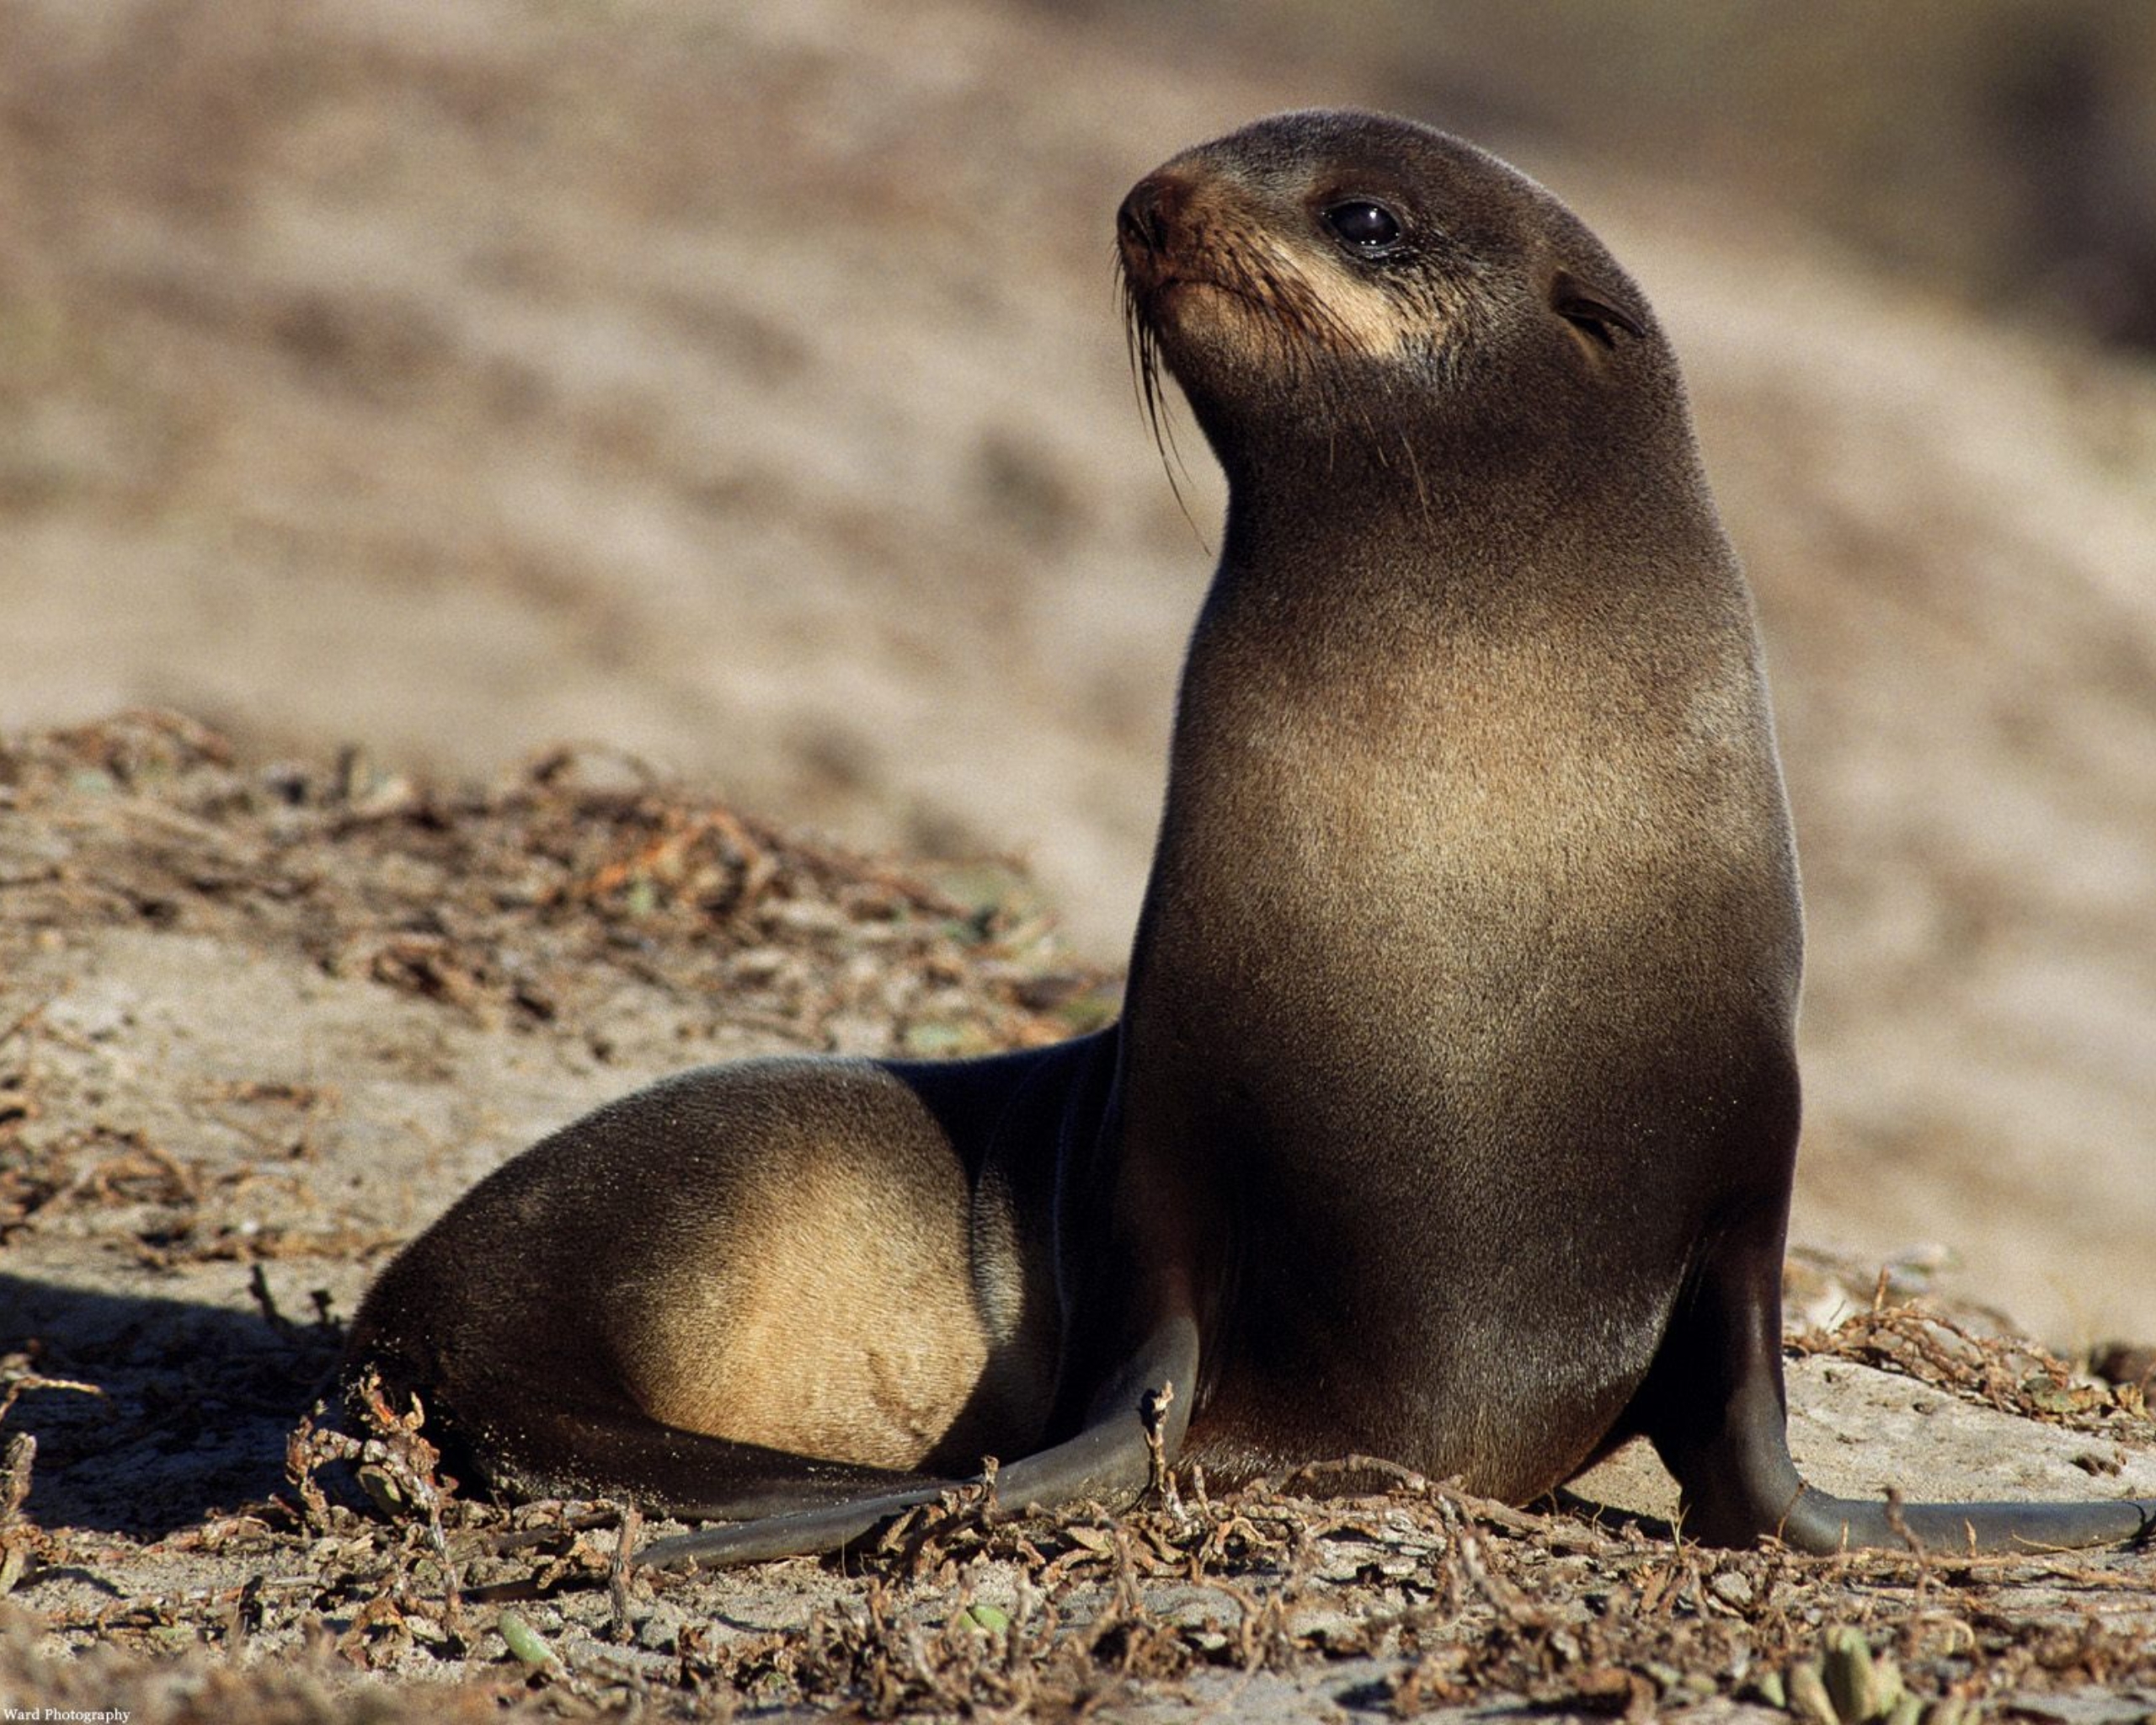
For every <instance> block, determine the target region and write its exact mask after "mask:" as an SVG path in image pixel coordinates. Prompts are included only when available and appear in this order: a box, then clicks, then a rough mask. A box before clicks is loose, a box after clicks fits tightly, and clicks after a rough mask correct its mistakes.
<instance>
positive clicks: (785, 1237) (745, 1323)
mask: <svg viewBox="0 0 2156 1725" xmlns="http://www.w3.org/2000/svg"><path fill="white" fill-rule="evenodd" d="M895 1088H896V1087H894V1089H895ZM878 1103H879V1107H878V1109H877V1110H876V1112H877V1113H878V1114H883V1113H884V1112H886V1110H887V1109H888V1111H889V1112H890V1113H892V1114H899V1113H902V1112H905V1110H906V1105H907V1104H910V1109H911V1111H912V1112H913V1113H915V1114H918V1113H920V1109H919V1104H918V1103H912V1100H911V1098H910V1097H907V1098H905V1103H899V1101H898V1100H897V1099H896V1098H880V1097H879V1098H878ZM862 1124H863V1123H862V1122H860V1121H856V1122H853V1123H851V1130H848V1131H843V1132H841V1133H838V1134H836V1135H835V1140H836V1141H835V1142H834V1143H829V1144H810V1145H797V1146H760V1147H759V1148H758V1150H757V1151H756V1161H755V1164H754V1166H753V1172H749V1171H744V1175H745V1178H743V1179H742V1180H741V1181H740V1182H739V1183H738V1184H737V1186H736V1187H735V1188H734V1190H733V1191H731V1192H729V1193H728V1194H727V1199H726V1213H725V1214H724V1215H721V1216H717V1217H713V1218H712V1219H711V1220H710V1221H709V1224H708V1227H707V1233H706V1238H705V1240H704V1241H703V1242H702V1245H701V1247H700V1249H699V1250H698V1251H697V1252H696V1253H694V1254H693V1259H692V1261H689V1262H683V1263H676V1264H674V1265H671V1266H670V1268H668V1270H667V1271H666V1272H665V1273H664V1278H663V1280H661V1281H659V1282H657V1283H654V1284H653V1285H651V1286H649V1287H647V1288H645V1289H642V1290H635V1291H633V1292H632V1293H631V1294H630V1295H629V1297H628V1299H627V1300H626V1301H625V1302H624V1303H625V1306H627V1307H629V1308H630V1310H629V1311H625V1313H624V1318H625V1322H623V1324H622V1341H623V1343H624V1345H623V1347H622V1354H623V1355H624V1359H623V1365H624V1367H625V1372H626V1375H627V1376H628V1377H629V1379H630V1384H629V1388H630V1390H631V1393H632V1394H633V1395H634V1396H635V1397H637V1399H638V1402H640V1403H641V1404H642V1405H643V1407H644V1409H645V1411H646V1412H648V1413H650V1414H651V1415H652V1416H653V1417H654V1418H658V1419H661V1420H664V1421H665V1422H666V1423H668V1424H670V1425H675V1426H680V1427H682V1428H684V1429H687V1430H691V1431H697V1432H704V1433H707V1434H711V1435H712V1436H714V1437H723V1438H732V1439H736V1440H738V1441H741V1442H745V1443H754V1444H762V1445H768V1446H770V1447H771V1448H773V1449H778V1450H790V1451H792V1452H795V1453H797V1454H800V1455H814V1456H819V1457H822V1458H825V1459H827V1460H831V1461H853V1462H859V1463H865V1464H867V1465H870V1466H878V1467H894V1468H910V1467H913V1466H917V1465H918V1464H919V1463H920V1461H921V1459H922V1458H923V1457H924V1456H926V1455H927V1454H928V1453H929V1452H930V1451H931V1450H932V1449H933V1448H934V1447H935V1445H936V1444H937V1440H938V1439H941V1438H942V1436H943V1434H945V1433H946V1432H947V1431H948V1430H949V1429H950V1427H951V1425H952V1423H953V1420H954V1419H955V1418H957V1416H958V1412H959V1410H960V1409H961V1408H962V1407H963V1406H964V1405H965V1403H966V1402H967V1400H968V1398H969V1397H970V1396H971V1395H972V1393H973V1391H974V1387H975V1386H976V1384H977V1383H978V1382H979V1378H980V1375H981V1371H982V1368H983V1366H984V1365H985V1362H986V1360H987V1357H988V1347H989V1341H988V1337H987V1334H986V1332H985V1327H984V1325H983V1322H982V1319H981V1316H980V1314H979V1311H978V1310H977V1308H976V1306H975V1303H974V1291H973V1286H972V1282H971V1278H970V1274H969V1248H968V1240H967V1228H968V1218H967V1194H966V1189H965V1184H964V1181H963V1178H962V1177H961V1176H960V1175H959V1173H958V1170H957V1168H956V1166H955V1164H953V1165H952V1166H951V1167H949V1168H948V1169H947V1171H946V1170H943V1169H941V1168H939V1167H937V1165H936V1158H934V1157H929V1158H925V1159H918V1160H916V1159H912V1158H906V1157H903V1156H888V1157H887V1156H885V1155H883V1151H887V1150H889V1149H890V1148H891V1147H892V1146H890V1144H889V1138H888V1137H883V1135H878V1136H879V1137H883V1141H882V1142H874V1141H870V1142H868V1143H867V1144H864V1143H863V1141H862V1137H861V1135H860V1134H861V1130H862ZM873 1124H888V1125H889V1127H890V1128H892V1129H893V1132H894V1135H901V1136H907V1135H912V1134H917V1133H921V1132H923V1131H928V1132H932V1131H933V1130H934V1128H933V1127H932V1125H931V1124H929V1123H928V1122H927V1121H926V1119H925V1118H923V1119H920V1120H918V1121H916V1120H914V1119H893V1120H890V1121H888V1122H876V1123H873ZM945 1172H947V1174H948V1178H947V1180H946V1179H945V1178H943V1176H944V1174H945Z"/></svg>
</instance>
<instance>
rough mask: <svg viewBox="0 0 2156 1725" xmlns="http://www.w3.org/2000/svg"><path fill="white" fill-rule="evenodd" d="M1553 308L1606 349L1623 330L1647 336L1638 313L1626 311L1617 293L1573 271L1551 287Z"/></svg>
mask: <svg viewBox="0 0 2156 1725" xmlns="http://www.w3.org/2000/svg"><path fill="white" fill-rule="evenodd" d="M1550 310H1551V311H1553V312H1556V314H1557V315H1558V316H1559V317H1560V318H1563V319H1564V320H1565V321H1566V323H1569V324H1571V325H1572V328H1575V329H1577V330H1578V331H1579V332H1580V333H1581V334H1583V335H1586V336H1588V337H1589V338H1591V339H1593V340H1595V341H1598V342H1599V343H1601V344H1602V345H1603V346H1604V347H1609V348H1614V347H1615V346H1616V345H1617V336H1616V332H1617V331H1618V330H1620V329H1621V330H1623V331H1624V332H1625V334H1627V335H1631V336H1640V335H1645V334H1646V333H1647V331H1646V324H1644V323H1641V321H1640V318H1639V316H1638V314H1637V313H1636V312H1628V311H1626V310H1625V307H1624V306H1623V305H1622V304H1621V303H1620V302H1619V300H1618V298H1617V296H1616V295H1615V294H1613V293H1609V292H1606V291H1604V290H1603V289H1601V288H1598V287H1597V286H1594V285H1593V283H1591V282H1586V281H1582V280H1580V279H1579V277H1578V276H1577V275H1573V274H1572V271H1571V270H1559V271H1558V272H1557V275H1556V280H1553V281H1552V282H1551V283H1550Z"/></svg>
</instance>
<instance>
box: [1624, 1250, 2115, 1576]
mask: <svg viewBox="0 0 2156 1725" xmlns="http://www.w3.org/2000/svg"><path fill="white" fill-rule="evenodd" d="M1781 1262H1782V1226H1781V1223H1780V1218H1779V1217H1778V1216H1775V1215H1772V1214H1771V1213H1769V1212H1765V1211H1762V1212H1760V1213H1758V1214H1757V1215H1754V1216H1753V1217H1752V1218H1751V1219H1750V1220H1749V1221H1748V1222H1747V1223H1744V1224H1740V1225H1739V1226H1737V1227H1735V1228H1733V1229H1732V1230H1731V1231H1729V1232H1728V1233H1726V1234H1725V1235H1724V1236H1723V1237H1722V1239H1721V1242H1719V1243H1718V1245H1717V1246H1716V1247H1715V1249H1714V1251H1713V1252H1712V1253H1711V1255H1710V1257H1709V1258H1708V1260H1707V1262H1706V1263H1705V1264H1704V1265H1703V1266H1702V1267H1701V1269H1700V1273H1699V1274H1698V1275H1697V1276H1696V1277H1695V1278H1694V1283H1693V1285H1692V1286H1691V1287H1690V1288H1689V1290H1688V1291H1687V1295H1686V1298H1685V1300H1684V1304H1683V1306H1682V1307H1681V1309H1680V1310H1679V1311H1678V1315H1677V1316H1676V1319H1675V1320H1674V1322H1673V1323H1672V1325H1671V1327H1670V1332H1669V1334H1668V1337H1667V1338H1665V1339H1664V1341H1663V1343H1662V1352H1661V1354H1660V1355H1658V1356H1657V1359H1656V1361H1655V1369H1654V1371H1653V1373H1652V1375H1651V1376H1650V1378H1649V1381H1648V1384H1647V1387H1646V1391H1644V1392H1643V1393H1642V1396H1641V1404H1640V1407H1639V1409H1638V1411H1637V1416H1636V1418H1637V1423H1639V1424H1641V1425H1643V1426H1644V1428H1645V1429H1646V1432H1647V1433H1648V1434H1649V1436H1651V1437H1652V1439H1653V1440H1654V1445H1655V1448H1656V1449H1657V1450H1658V1451H1659V1452H1660V1453H1661V1455H1662V1461H1663V1463H1664V1464H1665V1465H1666V1466H1668V1469H1669V1471H1670V1472H1671V1473H1673V1474H1674V1475H1675V1476H1676V1478H1677V1483H1678V1487H1679V1488H1680V1490H1681V1491H1682V1493H1683V1494H1684V1531H1685V1532H1686V1533H1687V1534H1688V1535H1690V1536H1691V1537H1693V1538H1694V1539H1697V1540H1699V1541H1701V1542H1702V1543H1704V1544H1706V1545H1715V1546H1747V1545H1750V1544H1752V1543H1753V1541H1756V1540H1759V1539H1763V1538H1768V1537H1773V1538H1776V1539H1780V1541H1783V1542H1784V1543H1785V1544H1786V1545H1788V1546H1793V1547H1794V1548H1795V1549H1796V1550H1798V1551H1810V1552H1813V1553H1817V1554H1821V1555H1824V1554H1827V1553H1830V1552H1834V1551H1856V1550H1862V1549H1866V1548H1870V1549H1878V1550H1887V1549H1900V1550H1906V1549H1907V1548H1908V1546H1909V1544H1910V1542H1911V1541H1915V1542H1916V1543H1918V1544H1919V1545H1922V1546H1928V1547H1930V1548H1932V1549H1934V1550H1937V1551H1964V1552H1968V1551H2042V1550H2054V1551H2056V1550H2064V1549H2071V1548H2074V1547H2079V1546H2109V1545H2123V1544H2127V1543H2128V1542H2145V1541H2150V1540H2156V1502H2151V1501H2149V1500H2148V1499H2145V1498H2111V1499H2109V1500H2105V1499H2101V1498H2098V1499H2094V1500H2089V1501H2084V1502H2078V1503H2068V1502H2051V1501H2041V1500H2032V1501H2029V1502H2023V1503H1900V1504H1888V1503H1881V1502H1874V1501H1871V1500H1870V1499H1865V1498H1836V1497H1832V1496H1829V1495H1828V1493H1825V1492H1822V1491H1819V1490H1817V1489H1815V1488H1814V1487H1811V1486H1808V1485H1806V1483H1805V1482H1804V1480H1803V1477H1801V1475H1800V1474H1799V1473H1798V1472H1797V1471H1796V1463H1795V1462H1794V1461H1791V1460H1790V1453H1789V1435H1788V1401H1787V1397H1786V1393H1785V1391H1784V1389H1783V1386H1782V1364H1781V1310H1782V1307H1781Z"/></svg>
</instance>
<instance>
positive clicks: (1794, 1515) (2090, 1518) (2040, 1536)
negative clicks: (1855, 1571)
mask: <svg viewBox="0 0 2156 1725" xmlns="http://www.w3.org/2000/svg"><path fill="white" fill-rule="evenodd" d="M1773 1531H1775V1532H1778V1533H1780V1535H1781V1537H1782V1539H1783V1540H1784V1541H1786V1542H1787V1543H1788V1544H1790V1545H1791V1546H1796V1549H1797V1550H1798V1551H1817V1552H1828V1551H1842V1550H1844V1549H1848V1550H1854V1549H1856V1548H1858V1547H1860V1546H1903V1547H1906V1546H1908V1543H1909V1541H1912V1540H1913V1541H1916V1542H1917V1543H1918V1544H1919V1545H1921V1546H1926V1547H1928V1548H1929V1549H1930V1550H1932V1551H1948V1552H1956V1551H2064V1550H2071V1549H2073V1548H2075V1547H2078V1546H2121V1545H2127V1544H2133V1543H2138V1542H2140V1541H2148V1540H2152V1539H2156V1501H2152V1500H2150V1499H2148V1498H2113V1499H2111V1501H2109V1502H2104V1501H2101V1500H2098V1501H2096V1502H2093V1503H2052V1502H2032V1503H1903V1504H1902V1505H1900V1506H1899V1508H1898V1509H1894V1508H1891V1507H1890V1506H1889V1505H1887V1504H1885V1503H1872V1502H1870V1501H1869V1500H1868V1499H1864V1498H1830V1497H1828V1495H1827V1493H1824V1492H1820V1491H1814V1490H1813V1489H1812V1487H1810V1486H1806V1487H1805V1488H1804V1490H1803V1492H1802V1493H1801V1495H1800V1496H1799V1497H1798V1498H1797V1500H1796V1503H1795V1504H1794V1505H1793V1506H1792V1507H1791V1508H1790V1511H1789V1513H1788V1514H1786V1515H1785V1516H1784V1517H1783V1518H1782V1523H1781V1525H1780V1527H1779V1528H1778V1529H1774V1530H1773Z"/></svg>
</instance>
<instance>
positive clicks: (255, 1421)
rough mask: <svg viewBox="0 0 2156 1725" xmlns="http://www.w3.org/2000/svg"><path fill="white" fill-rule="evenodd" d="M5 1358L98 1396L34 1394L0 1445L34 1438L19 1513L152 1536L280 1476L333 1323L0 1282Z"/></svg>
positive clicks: (19, 1279)
mask: <svg viewBox="0 0 2156 1725" xmlns="http://www.w3.org/2000/svg"><path fill="white" fill-rule="evenodd" d="M0 1314H4V1316H0V1353H4V1354H16V1353H19V1352H20V1351H21V1350H23V1349H24V1348H25V1347H27V1346H29V1345H30V1344H32V1343H35V1349H34V1357H33V1359H32V1361H31V1365H30V1369H31V1370H34V1371H35V1372H36V1373H37V1374H38V1375H40V1376H44V1377H47V1378H72V1379H77V1380H80V1381H83V1382H86V1383H91V1384H94V1385H96V1386H98V1387H99V1389H100V1390H102V1391H104V1393H103V1394H102V1395H96V1396H91V1395H84V1394H83V1393H81V1392H80V1391H71V1390H59V1389H43V1390H39V1389H33V1390H28V1391H24V1393H23V1394H22V1396H21V1397H20V1398H19V1400H18V1401H17V1402H15V1404H14V1406H13V1408H12V1409H10V1410H9V1411H8V1416H7V1420H6V1423H5V1425H4V1427H0V1437H4V1436H7V1435H11V1434H13V1433H16V1432H24V1431H26V1432H29V1433H30V1434H32V1435H33V1436H35V1438H36V1439H37V1459H36V1463H35V1470H34V1471H33V1473H32V1475H31V1480H30V1493H29V1500H28V1503H27V1504H26V1506H25V1510H26V1513H27V1514H28V1515H29V1517H30V1519H32V1520H34V1521H35V1522H37V1523H38V1524H40V1525H42V1526H45V1527H84V1528H95V1529H99V1530H104V1531H108V1532H112V1533H119V1534H125V1535H130V1536H132V1537H135V1538H139V1539H156V1538H159V1537H162V1536H163V1535H165V1534H168V1533H170V1532H172V1531H173V1530H174V1529H176V1528H180V1527H185V1526H188V1525H190V1524H192V1523H195V1522H198V1521H200V1520H201V1519H204V1518H205V1516H207V1515H210V1514H214V1513H216V1512H217V1511H219V1510H221V1509H232V1508H235V1507H237V1506H238V1505H240V1504H242V1503H248V1502H252V1501H255V1500H258V1499H259V1498H264V1497H266V1496H267V1495H269V1494H270V1493H272V1492H274V1491H276V1490H278V1489H280V1487H283V1486H284V1485H285V1483H286V1481H285V1439H286V1434H287V1433H289V1432H290V1431H291V1429H292V1427H293V1426H294V1425H295V1424H296V1423H297V1422H298V1419H299V1418H300V1416H301V1415H302V1413H305V1412H306V1410H307V1407H309V1406H311V1405H312V1402H313V1399H314V1397H316V1396H317V1395H318V1393H320V1392H321V1390H322V1388H323V1385H324V1383H325V1381H326V1377H327V1374H328V1371H329V1370H330V1368H331V1367H332V1365H334V1363H335V1360H336V1356H337V1350H338V1348H339V1342H340V1337H339V1332H338V1330H337V1328H336V1327H334V1326H332V1325H328V1324H323V1323H312V1322H280V1323H273V1322H271V1321H270V1319H269V1318H268V1317H266V1316H263V1315H262V1314H260V1313H259V1312H249V1311H234V1310H232V1309H231V1308H229V1307H226V1306H207V1305H201V1304H197V1303H195V1302H194V1301H190V1300H177V1299H160V1298H155V1297H152V1296H148V1295H122V1294H110V1293H97V1292H92V1291H89V1290H83V1289H76V1288H65V1287H58V1286H55V1285H54V1284H51V1283H47V1282H40V1281H37V1280H35V1279H31V1278H29V1277H24V1276H16V1275H8V1274H0Z"/></svg>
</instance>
